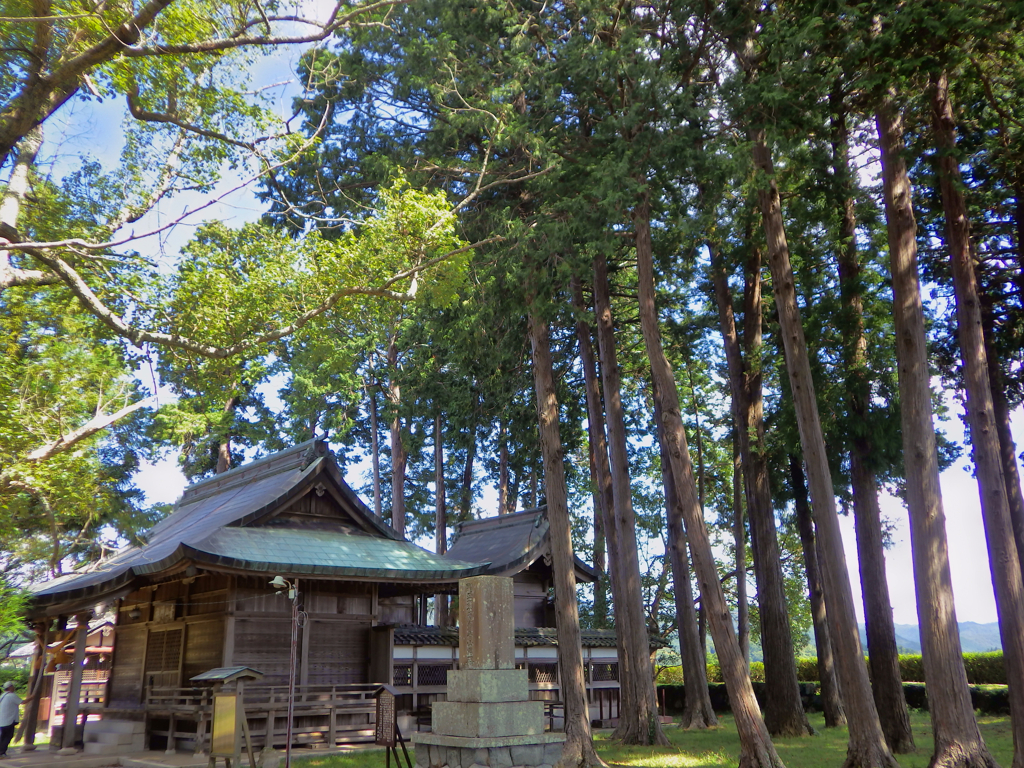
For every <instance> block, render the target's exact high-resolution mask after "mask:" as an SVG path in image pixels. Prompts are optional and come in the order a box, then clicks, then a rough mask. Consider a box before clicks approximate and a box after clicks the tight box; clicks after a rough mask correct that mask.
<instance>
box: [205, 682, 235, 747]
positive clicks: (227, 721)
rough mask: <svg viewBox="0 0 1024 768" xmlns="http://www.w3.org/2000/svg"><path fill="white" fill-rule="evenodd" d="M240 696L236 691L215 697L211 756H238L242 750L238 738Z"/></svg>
mask: <svg viewBox="0 0 1024 768" xmlns="http://www.w3.org/2000/svg"><path fill="white" fill-rule="evenodd" d="M239 730H240V729H239V727H238V697H237V696H236V695H235V694H234V693H218V694H215V695H214V697H213V736H212V737H211V739H210V756H211V757H237V756H238V754H239V753H240V752H241V744H240V743H239V740H238V732H239Z"/></svg>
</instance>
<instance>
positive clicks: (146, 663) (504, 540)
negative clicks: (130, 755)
mask: <svg viewBox="0 0 1024 768" xmlns="http://www.w3.org/2000/svg"><path fill="white" fill-rule="evenodd" d="M576 571H577V578H578V579H580V580H585V581H586V580H592V579H593V577H594V574H593V571H592V570H591V569H590V568H589V566H587V565H586V564H585V563H583V562H581V561H577V563H576ZM480 574H497V575H508V576H513V578H514V581H515V606H516V607H515V610H516V625H517V627H518V628H519V629H517V654H518V656H517V658H521V659H522V664H523V666H524V667H526V668H528V669H530V670H531V675H530V679H531V687H532V688H533V689H534V694H533V695H534V696H535V697H536V698H550V699H557V698H558V695H557V666H556V662H555V658H554V656H555V654H554V651H555V648H554V630H553V629H552V628H553V626H554V621H553V611H552V605H551V598H550V593H551V566H550V546H549V543H548V523H547V516H546V512H545V510H543V509H538V510H529V511H526V512H521V513H518V514H513V515H507V516H502V517H496V518H489V519H487V520H481V521H474V522H470V523H465V524H463V526H462V527H461V530H460V531H459V533H458V536H457V538H456V540H455V542H454V544H453V546H452V548H451V550H450V551H449V553H448V554H447V555H438V554H435V553H433V552H429V551H427V550H425V549H423V548H421V547H418V546H416V545H414V544H412V543H410V542H407V541H405V540H404V539H402V538H400V537H399V536H397V535H396V534H395V532H394V531H393V530H392V529H391V528H390V527H389V526H388V525H386V524H385V523H384V521H383V520H381V519H380V518H378V517H377V516H376V515H374V514H373V512H372V511H371V510H370V509H369V508H367V507H366V505H365V504H363V502H362V501H361V500H360V499H359V498H358V497H357V496H356V494H355V493H354V492H353V491H352V489H351V488H350V487H349V486H348V484H347V483H346V482H345V480H344V478H343V477H342V475H341V471H340V469H339V467H338V464H337V462H336V461H335V459H334V457H333V455H332V454H331V453H330V452H329V451H328V449H327V445H326V443H324V442H322V441H308V442H306V443H302V444H300V445H297V446H295V447H293V448H290V449H288V450H285V451H282V452H280V453H277V454H273V455H271V456H268V457H266V458H264V459H260V460H258V461H254V462H251V463H249V464H245V465H243V466H240V467H238V468H236V469H234V470H231V471H229V472H225V473H223V474H221V475H217V476H216V477H213V478H210V479H208V480H204V481H202V482H199V483H195V484H194V485H191V486H189V487H188V488H187V489H186V490H185V492H184V493H183V494H182V496H181V498H180V499H179V500H178V502H177V504H176V505H175V508H174V510H173V511H172V513H171V514H170V515H168V517H167V518H165V519H164V520H163V521H161V522H160V523H159V524H157V525H156V526H155V527H154V528H153V529H152V530H151V531H150V532H149V534H148V536H147V542H146V544H145V545H142V546H133V547H128V548H126V549H124V550H121V551H119V552H118V553H117V554H116V555H114V556H113V557H111V558H109V559H106V560H103V561H101V562H99V563H97V564H95V565H93V566H92V567H90V568H88V569H86V570H84V571H78V572H75V573H73V574H69V575H67V576H63V577H61V578H59V579H55V580H53V581H50V582H46V583H44V584H41V585H38V586H36V587H35V589H34V590H33V598H32V601H31V608H30V615H29V618H30V620H32V621H35V622H36V623H37V631H38V632H39V642H38V643H37V647H46V648H49V647H52V646H53V645H54V644H55V643H57V644H60V643H61V642H62V641H63V640H65V639H66V638H67V630H65V626H66V624H67V621H68V617H70V616H76V617H78V620H79V621H81V622H88V621H89V619H90V617H91V616H93V615H104V614H109V615H112V616H113V617H114V619H113V622H112V630H113V636H114V643H113V651H112V655H109V656H108V657H107V659H108V660H109V664H108V666H109V670H108V671H107V676H106V680H105V685H104V688H103V690H102V691H101V692H100V693H97V691H96V690H95V686H93V687H92V689H91V690H90V696H89V697H88V698H87V700H85V701H82V696H81V694H80V695H79V696H75V695H74V691H75V690H76V689H77V690H79V691H81V690H82V680H81V677H80V676H79V680H78V682H77V683H76V681H75V676H76V672H80V671H81V670H83V669H84V666H85V665H84V662H85V659H86V653H85V649H86V643H85V641H84V639H83V641H82V642H81V643H78V642H72V643H68V644H66V647H65V651H66V652H69V653H71V661H70V669H69V670H67V671H68V672H69V680H68V683H67V686H66V689H67V690H68V691H70V692H71V693H70V696H69V698H68V703H67V706H66V708H65V709H64V710H63V712H61V713H60V715H64V714H65V713H66V715H67V717H68V719H69V720H77V718H78V716H79V715H80V714H82V713H85V714H89V713H92V714H101V715H103V717H104V718H108V719H109V718H120V719H126V720H136V721H144V722H145V724H146V725H145V731H146V742H147V745H148V746H149V747H150V748H172V749H174V748H182V749H189V748H191V749H195V750H197V751H198V750H201V749H203V748H204V744H205V741H204V740H205V739H206V738H207V734H208V728H209V714H210V706H209V704H210V691H209V689H208V688H204V687H197V686H195V685H194V684H193V683H191V682H190V681H191V680H192V678H194V677H195V676H197V675H199V674H201V673H203V672H206V671H208V670H210V669H213V668H216V667H229V666H245V667H251V668H253V669H256V670H259V671H260V672H262V673H263V675H264V677H263V679H262V680H261V681H260V682H259V683H255V684H251V685H249V686H248V687H247V688H246V712H247V714H248V717H249V725H250V730H251V732H252V735H253V738H254V740H255V742H256V744H257V745H259V746H262V745H264V744H271V745H275V746H283V743H284V735H285V726H286V707H287V703H286V702H287V683H288V666H289V654H290V649H291V636H292V628H293V626H296V625H297V626H298V629H297V631H296V635H297V649H296V650H297V665H296V673H297V684H298V694H297V698H296V725H295V729H294V732H295V743H307V744H315V743H321V744H322V743H327V744H334V743H344V742H349V741H354V740H360V739H363V738H371V737H372V730H371V729H370V727H369V726H370V724H371V723H372V720H373V710H374V705H373V701H372V698H371V697H372V693H373V692H374V691H375V690H376V688H377V686H378V685H379V684H380V683H393V684H394V685H396V686H397V687H399V689H400V690H401V691H402V698H401V700H400V702H399V711H400V713H402V714H403V715H404V717H403V720H402V723H403V725H404V727H405V728H407V729H408V728H410V727H415V726H416V725H417V722H419V723H420V724H422V723H423V722H424V720H425V719H426V718H425V717H424V715H425V712H426V711H427V710H428V708H429V705H430V704H431V703H432V701H434V700H436V699H437V698H440V697H443V696H444V684H445V677H446V674H447V670H448V669H450V668H455V667H457V665H458V647H457V646H458V633H457V630H454V629H451V628H444V627H429V626H426V624H427V622H426V619H427V615H428V605H429V602H430V600H431V599H432V597H433V596H434V595H436V594H455V593H457V590H458V580H459V579H460V578H465V577H467V576H475V575H480ZM275 576H281V577H283V578H284V579H286V580H288V581H289V582H291V583H296V582H297V584H298V594H299V598H298V603H299V605H298V608H299V613H298V621H297V622H293V619H292V616H293V614H292V608H293V606H292V602H291V600H290V599H289V597H288V595H287V594H286V593H285V592H284V591H279V590H276V589H275V588H273V587H271V586H270V585H269V582H270V581H271V580H272V579H273V578H274V577H275ZM83 638H84V635H83ZM584 646H585V647H584V649H583V653H584V658H585V660H587V662H588V667H587V669H588V688H589V690H590V692H591V694H592V698H591V705H592V713H593V717H594V718H595V719H597V718H599V719H607V718H609V717H614V716H617V710H616V709H615V707H617V701H618V683H617V660H616V657H615V641H614V633H611V632H608V631H604V632H596V633H595V632H591V633H584ZM48 662H49V660H44V661H43V664H41V665H40V664H38V663H37V665H36V666H37V668H39V667H40V666H41V667H42V668H44V669H45V668H46V666H47V664H48ZM54 714H57V713H54ZM37 716H38V713H37ZM44 717H45V715H44ZM58 717H59V716H58ZM52 721H53V720H52V719H51V722H52ZM427 721H428V720H427ZM90 747H91V748H90ZM86 748H87V750H88V751H92V752H98V751H102V750H101V745H98V744H96V745H87V747H86Z"/></svg>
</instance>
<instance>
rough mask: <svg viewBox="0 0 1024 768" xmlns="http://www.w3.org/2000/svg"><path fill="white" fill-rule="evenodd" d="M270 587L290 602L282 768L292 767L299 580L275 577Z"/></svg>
mask: <svg viewBox="0 0 1024 768" xmlns="http://www.w3.org/2000/svg"><path fill="white" fill-rule="evenodd" d="M270 586H272V587H276V588H277V589H279V590H283V589H286V588H287V590H288V598H289V599H290V600H291V601H292V645H291V652H290V653H289V656H288V726H287V729H286V730H285V734H286V735H285V739H286V741H285V746H284V768H291V766H292V724H293V723H294V720H295V661H296V658H295V657H296V655H297V649H298V643H299V580H298V579H293V580H291V581H288V580H287V579H285V578H284V577H282V576H275V577H274V580H273V581H272V582H270Z"/></svg>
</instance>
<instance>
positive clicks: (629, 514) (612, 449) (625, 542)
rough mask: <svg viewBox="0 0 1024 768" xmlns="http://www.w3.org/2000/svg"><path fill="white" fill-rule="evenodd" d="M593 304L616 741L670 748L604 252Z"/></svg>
mask: <svg viewBox="0 0 1024 768" xmlns="http://www.w3.org/2000/svg"><path fill="white" fill-rule="evenodd" d="M594 305H595V307H596V309H597V339H598V347H599V348H600V352H601V378H602V380H603V382H602V383H603V384H604V406H605V415H606V418H607V426H608V458H609V466H610V468H611V477H612V499H613V509H614V525H615V527H616V529H617V530H616V534H617V536H618V540H619V541H618V545H619V546H618V549H619V552H618V555H619V559H618V562H617V563H616V565H615V568H614V570H613V573H612V578H613V579H614V582H615V600H616V602H615V608H616V614H615V629H616V632H617V633H620V637H621V639H622V646H623V651H624V656H623V657H622V658H620V659H619V664H620V670H622V662H623V661H625V662H626V663H627V668H626V669H625V670H624V672H625V674H620V675H619V691H620V696H621V697H622V702H621V705H620V707H619V727H618V728H617V729H616V730H615V736H616V738H618V739H621V740H622V742H623V743H625V744H660V745H667V744H668V738H667V737H666V736H665V734H664V733H662V730H661V722H660V721H659V720H658V698H657V692H656V691H655V688H654V672H653V670H652V669H651V649H650V640H649V638H648V636H647V622H646V621H645V619H644V602H643V591H642V589H641V585H640V558H639V555H638V552H637V543H636V517H635V515H634V513H633V491H632V487H631V486H630V482H629V460H628V456H627V452H626V422H625V417H624V415H623V409H622V398H621V393H620V381H621V380H620V373H619V364H618V361H617V359H616V351H615V323H614V320H613V318H612V308H611V299H610V295H609V287H608V266H607V262H606V261H605V257H604V254H603V253H600V254H598V256H596V257H595V259H594Z"/></svg>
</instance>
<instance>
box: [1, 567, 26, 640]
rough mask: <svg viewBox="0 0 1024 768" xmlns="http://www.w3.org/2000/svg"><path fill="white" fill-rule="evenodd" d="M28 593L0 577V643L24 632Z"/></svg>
mask: <svg viewBox="0 0 1024 768" xmlns="http://www.w3.org/2000/svg"><path fill="white" fill-rule="evenodd" d="M27 601H28V593H26V592H25V591H24V590H23V589H20V588H18V587H15V586H12V585H10V584H8V583H7V582H6V581H5V580H4V579H2V578H0V645H2V644H7V642H8V641H9V639H10V638H12V637H15V638H16V637H20V636H21V635H22V634H24V629H25V626H24V619H23V617H24V614H25V605H26V603H27Z"/></svg>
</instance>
